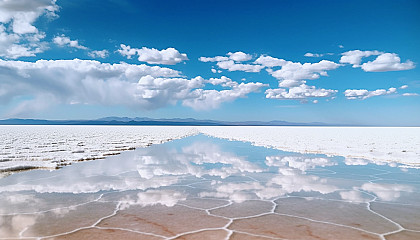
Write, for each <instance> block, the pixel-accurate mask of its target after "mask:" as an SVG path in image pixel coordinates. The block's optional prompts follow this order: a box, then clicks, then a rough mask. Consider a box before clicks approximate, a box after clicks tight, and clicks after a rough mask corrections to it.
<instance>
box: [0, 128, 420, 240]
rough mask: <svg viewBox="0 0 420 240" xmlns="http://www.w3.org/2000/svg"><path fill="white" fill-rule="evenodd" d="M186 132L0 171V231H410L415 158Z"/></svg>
mask: <svg viewBox="0 0 420 240" xmlns="http://www.w3.org/2000/svg"><path fill="white" fill-rule="evenodd" d="M400 165H401V164H398V163H396V164H395V165H392V166H391V165H388V164H385V165H377V164H375V163H368V164H366V165H347V164H346V162H345V159H344V158H343V157H329V156H326V155H322V154H300V153H295V152H285V151H281V150H277V149H273V148H266V147H256V146H253V145H252V144H250V143H249V142H240V141H228V140H225V139H219V138H213V137H208V136H205V135H196V136H191V137H186V138H183V139H177V140H174V141H170V142H166V143H163V144H155V145H152V146H150V147H146V148H137V149H136V150H134V151H126V152H123V153H121V154H119V155H116V156H109V157H107V158H105V159H100V160H96V161H83V162H80V163H78V164H72V165H70V166H66V167H64V168H61V169H58V170H56V171H42V170H34V171H25V172H19V173H16V174H12V175H10V176H8V177H5V178H1V179H0V239H10V240H11V239H34V240H35V239H37V240H40V239H133V240H134V239H164V240H169V239H376V240H392V239H413V240H414V239H419V236H420V224H419V223H420V214H419V213H420V203H419V201H418V199H419V194H420V191H419V190H420V185H419V183H420V181H419V176H420V175H419V171H420V169H414V168H413V169H406V168H400V167H399V166H400Z"/></svg>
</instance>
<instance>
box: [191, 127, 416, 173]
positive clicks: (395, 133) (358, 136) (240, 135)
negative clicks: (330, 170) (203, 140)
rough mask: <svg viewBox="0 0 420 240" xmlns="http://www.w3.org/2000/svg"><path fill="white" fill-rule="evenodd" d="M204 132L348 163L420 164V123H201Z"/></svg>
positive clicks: (201, 130) (213, 135)
mask: <svg viewBox="0 0 420 240" xmlns="http://www.w3.org/2000/svg"><path fill="white" fill-rule="evenodd" d="M198 129H199V131H200V132H201V133H204V134H206V135H209V136H212V137H217V138H224V139H230V140H239V141H247V142H251V143H253V144H254V145H257V146H265V147H273V148H276V149H280V150H283V151H291V152H299V153H322V154H326V155H335V156H343V157H345V158H346V163H347V164H348V165H366V164H367V163H368V162H367V161H368V160H369V161H374V162H376V163H381V162H399V163H404V164H408V165H414V166H419V165H420V128H418V127H260V126H257V127H253V126H246V127H242V126H238V127H224V126H223V127H199V128H198Z"/></svg>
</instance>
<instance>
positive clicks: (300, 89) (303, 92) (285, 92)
mask: <svg viewBox="0 0 420 240" xmlns="http://www.w3.org/2000/svg"><path fill="white" fill-rule="evenodd" d="M335 93H337V90H331V89H323V88H316V87H314V86H308V85H306V84H301V85H299V86H296V87H291V88H289V89H285V88H276V89H267V90H266V91H265V94H266V96H265V97H266V98H271V99H305V98H309V97H331V96H333V95H334V94H335Z"/></svg>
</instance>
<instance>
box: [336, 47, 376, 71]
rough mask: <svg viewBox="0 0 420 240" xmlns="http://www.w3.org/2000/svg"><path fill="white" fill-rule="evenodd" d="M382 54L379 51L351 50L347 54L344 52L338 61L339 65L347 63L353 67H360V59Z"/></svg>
mask: <svg viewBox="0 0 420 240" xmlns="http://www.w3.org/2000/svg"><path fill="white" fill-rule="evenodd" d="M382 53H383V52H379V51H376V50H375V51H360V50H352V51H348V52H344V53H342V54H341V55H343V56H342V57H341V59H340V63H349V64H352V65H353V67H354V68H355V67H360V63H361V62H362V58H364V57H369V56H372V55H379V54H382Z"/></svg>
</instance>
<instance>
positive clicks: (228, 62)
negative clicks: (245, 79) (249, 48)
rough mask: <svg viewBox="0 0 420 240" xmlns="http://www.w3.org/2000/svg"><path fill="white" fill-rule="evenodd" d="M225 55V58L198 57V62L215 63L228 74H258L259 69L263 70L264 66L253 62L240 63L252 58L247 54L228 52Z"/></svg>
mask: <svg viewBox="0 0 420 240" xmlns="http://www.w3.org/2000/svg"><path fill="white" fill-rule="evenodd" d="M226 55H227V57H226V56H216V57H200V58H199V59H198V60H199V61H201V62H216V64H217V66H218V67H219V68H221V69H226V70H228V71H229V72H233V71H243V72H260V71H261V69H263V68H264V66H262V65H258V64H255V62H254V64H247V63H241V62H244V61H249V60H251V59H252V56H251V55H250V54H247V53H244V52H234V53H232V52H229V53H227V54H226ZM212 71H213V70H212ZM215 71H216V70H215ZM215 71H213V72H215Z"/></svg>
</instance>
